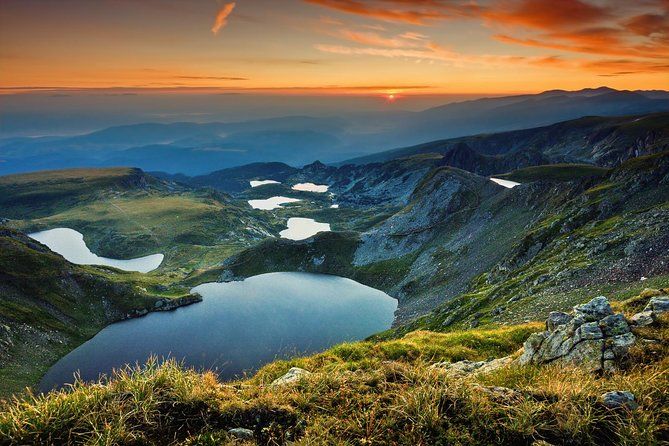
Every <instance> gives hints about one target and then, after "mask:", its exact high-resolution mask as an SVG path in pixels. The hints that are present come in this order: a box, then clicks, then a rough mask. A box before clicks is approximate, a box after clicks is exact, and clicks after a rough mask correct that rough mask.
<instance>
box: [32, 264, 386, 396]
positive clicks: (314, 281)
mask: <svg viewBox="0 0 669 446" xmlns="http://www.w3.org/2000/svg"><path fill="white" fill-rule="evenodd" d="M193 291H194V292H198V293H200V294H201V295H202V297H203V301H202V302H200V303H197V304H194V305H190V306H187V307H183V308H178V309H177V310H175V311H172V312H158V313H150V314H148V315H147V316H144V317H142V318H139V319H130V320H126V321H122V322H118V323H115V324H112V325H110V326H108V327H106V328H105V329H103V330H102V331H101V332H99V333H98V334H97V335H96V336H95V337H93V338H92V339H90V340H89V341H87V342H86V343H84V344H82V345H81V346H79V347H78V348H77V349H75V350H73V351H72V352H70V353H69V354H68V355H66V356H65V357H63V358H62V359H61V360H60V361H58V362H57V363H56V364H55V365H54V366H52V367H51V368H50V369H49V371H48V372H47V373H46V375H45V376H44V377H43V379H42V382H41V383H40V388H41V389H42V390H43V391H46V390H49V389H52V388H54V387H58V386H61V385H63V384H65V383H70V382H72V376H73V374H74V373H75V371H77V370H78V371H80V373H81V377H82V378H83V379H84V380H93V379H96V378H97V377H98V376H99V375H100V374H101V373H109V372H110V371H111V370H112V369H113V368H119V367H122V366H123V365H125V364H134V363H136V362H140V363H143V362H145V360H146V359H147V358H148V357H149V356H150V355H157V356H158V357H167V356H170V357H173V358H176V359H177V360H180V361H181V360H183V361H184V364H185V365H186V366H192V367H195V368H197V369H212V370H216V371H217V372H218V373H219V375H220V376H221V378H223V379H229V378H233V377H235V376H239V375H240V374H241V373H242V372H244V371H248V372H253V371H255V370H257V369H258V368H259V367H261V366H262V365H264V364H266V363H268V362H270V361H272V360H274V359H276V358H285V357H290V356H294V355H299V354H309V353H314V352H318V351H322V350H324V349H326V348H328V347H330V346H332V345H334V344H337V343H341V342H345V341H354V340H359V339H363V338H365V337H367V336H370V335H372V334H374V333H377V332H379V331H383V330H385V329H388V328H390V325H391V324H392V321H393V317H394V312H395V310H396V309H397V301H396V300H395V299H393V298H391V297H390V296H388V295H387V294H385V293H383V292H382V291H379V290H376V289H374V288H370V287H368V286H365V285H362V284H359V283H357V282H355V281H353V280H350V279H345V278H342V277H336V276H329V275H322V274H309V273H294V272H292V273H269V274H262V275H259V276H254V277H251V278H248V279H246V280H244V281H243V282H230V283H207V284H203V285H200V286H198V287H196V288H194V289H193Z"/></svg>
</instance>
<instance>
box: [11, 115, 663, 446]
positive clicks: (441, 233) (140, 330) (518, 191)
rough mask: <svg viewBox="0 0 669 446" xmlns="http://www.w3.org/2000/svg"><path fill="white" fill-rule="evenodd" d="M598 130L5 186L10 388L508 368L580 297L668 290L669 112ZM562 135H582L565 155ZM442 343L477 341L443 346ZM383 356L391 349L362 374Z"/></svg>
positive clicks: (62, 173) (89, 172)
mask: <svg viewBox="0 0 669 446" xmlns="http://www.w3.org/2000/svg"><path fill="white" fill-rule="evenodd" d="M646 120H647V122H651V123H652V125H648V126H644V127H643V130H640V129H639V128H638V125H633V126H631V128H630V127H629V126H627V125H621V122H622V121H624V122H631V121H633V122H635V123H640V122H644V121H646ZM582 121H583V120H576V121H571V122H567V123H560V124H556V125H555V126H551V127H547V128H538V129H530V130H527V131H522V132H520V133H521V134H520V135H519V134H517V133H518V132H511V133H509V134H506V133H502V134H493V135H482V136H479V137H468V138H464V140H463V139H457V140H453V141H444V142H435V143H429V144H426V145H423V146H419V147H416V148H411V149H404V150H402V151H399V152H397V151H390V152H388V153H387V154H381V155H378V157H379V159H380V160H379V161H375V162H372V163H369V164H357V162H358V161H357V160H354V161H355V162H353V163H345V164H342V165H326V164H324V163H321V162H320V161H315V162H313V163H311V164H308V165H305V166H303V167H301V168H298V167H291V166H289V165H287V164H283V163H267V164H263V163H256V164H251V165H248V166H239V167H235V168H232V169H224V170H221V171H214V172H212V173H209V174H207V175H205V176H195V177H189V176H186V175H172V174H167V173H163V172H152V173H147V172H144V171H142V170H140V169H138V168H105V169H69V170H59V171H44V172H35V173H27V174H17V175H9V176H4V177H0V201H1V202H2V213H3V214H2V216H1V217H2V226H1V227H2V231H3V232H2V239H1V241H2V244H3V250H2V252H3V253H2V259H3V261H2V264H0V267H1V269H0V275H1V276H2V277H3V285H2V290H1V291H2V292H3V296H6V297H5V298H4V299H3V301H2V306H0V323H1V324H2V326H1V327H2V333H1V334H2V338H0V346H1V347H2V359H1V362H0V370H1V371H0V377H2V378H3V379H2V385H0V393H2V394H3V395H10V394H16V393H17V392H20V390H21V389H22V388H24V387H25V386H32V387H33V388H39V389H41V390H42V391H47V390H50V389H52V388H54V387H55V388H60V387H61V386H63V385H66V384H68V383H71V382H72V376H73V373H74V372H75V371H77V370H79V371H80V373H81V378H82V379H83V380H86V381H88V380H96V379H97V378H98V377H99V376H100V374H101V373H102V374H103V376H104V375H106V376H114V377H115V378H114V379H116V380H120V381H118V382H122V381H123V380H127V379H130V380H131V382H132V380H135V379H154V378H153V377H152V376H153V375H151V374H152V373H158V374H160V373H182V372H180V371H177V370H181V368H179V367H177V366H176V362H178V363H180V364H181V366H180V367H186V368H192V370H193V371H191V372H187V373H205V375H203V376H211V377H210V378H196V376H200V375H188V376H189V377H188V378H186V377H185V376H184V377H183V379H214V380H218V379H220V380H232V382H244V381H243V380H244V379H246V380H251V382H253V383H257V382H258V380H263V379H264V378H262V377H263V376H266V375H267V374H269V376H272V377H273V378H272V379H276V376H277V373H276V372H275V370H277V371H278V370H282V371H284V372H285V370H286V367H287V365H289V364H290V365H291V366H292V365H295V364H299V366H300V367H306V368H307V369H308V370H311V371H314V370H319V369H320V368H321V367H324V368H325V369H323V370H328V371H329V373H341V372H342V370H344V369H347V368H350V367H352V368H353V370H366V372H365V373H368V372H369V371H370V370H381V369H383V368H384V367H386V365H383V366H380V365H379V361H380V364H386V363H387V362H388V361H399V363H398V364H404V365H402V366H401V367H410V368H412V369H411V370H412V371H411V372H406V373H418V374H422V373H425V372H424V371H423V367H424V362H425V361H427V362H428V363H434V362H436V361H447V362H449V361H450V362H457V361H458V360H461V359H467V360H469V358H471V359H472V360H474V359H476V360H482V359H486V357H485V353H483V352H484V351H486V350H485V348H483V350H482V347H480V343H481V342H483V343H485V342H489V341H490V340H491V339H497V338H496V337H499V336H501V338H500V342H501V343H502V344H503V345H504V347H502V346H498V347H495V348H499V349H501V350H500V352H501V351H503V353H504V354H506V355H511V354H512V353H513V352H514V351H516V350H517V349H518V348H519V347H520V346H521V344H522V342H523V341H525V338H526V337H527V335H528V334H529V333H531V332H534V331H537V330H538V327H539V325H538V324H537V321H540V320H542V319H545V318H546V317H547V316H548V315H549V313H550V314H552V313H551V312H560V311H569V310H570V309H571V308H572V307H574V306H575V305H577V304H580V303H583V302H584V300H587V299H585V297H586V296H595V295H602V294H604V295H605V296H607V297H608V298H609V299H610V300H611V301H612V302H613V303H614V305H632V304H625V302H636V300H635V299H637V300H638V299H640V297H639V296H644V293H648V290H660V291H657V293H660V295H661V294H662V293H663V291H662V290H663V289H665V288H666V287H667V284H668V282H669V254H668V253H669V233H667V230H666V228H667V227H669V151H668V149H669V145H668V144H669V139H667V136H668V135H667V134H666V133H665V130H666V128H667V127H669V115H667V114H664V115H651V116H649V117H642V118H639V117H632V118H610V119H603V118H602V119H598V120H597V124H596V126H595V127H594V128H593V127H592V126H591V125H590V123H589V122H586V123H585V125H584V123H583V122H582ZM556 128H559V129H560V130H559V131H560V132H564V131H565V129H567V128H573V129H575V130H573V131H574V132H575V136H573V137H571V136H567V137H566V138H563V141H567V142H566V143H564V144H562V145H561V146H559V147H558V146H557V145H556V143H555V141H554V137H553V136H552V135H553V134H554V132H556ZM613 128H615V129H614V130H606V131H604V130H602V129H613ZM658 129H659V130H658ZM570 132H571V130H570ZM584 132H585V133H584ZM587 132H594V134H596V135H597V136H590V137H586V138H584V137H583V135H584V134H587ZM602 132H604V133H607V134H609V135H615V136H607V137H606V138H605V140H602V139H601V137H600V135H601V134H602ZM571 134H572V133H568V135H571ZM612 138H613V139H612ZM474 141H478V142H477V143H476V144H474ZM579 141H580V142H579ZM629 141H633V143H630V142H629ZM507 143H508V145H507ZM629 144H633V145H634V147H635V149H634V150H631V149H630V146H629ZM428 150H435V151H428ZM479 150H483V151H482V152H479ZM603 153H605V154H606V155H605V156H603V155H602V154H603ZM384 157H387V159H383V158H384ZM26 234H27V235H26ZM31 237H32V238H31ZM39 242H41V243H39ZM47 246H49V247H51V250H50V249H49V248H48V247H47ZM57 253H59V254H61V255H62V257H61V255H59V254H57ZM68 260H69V262H68ZM17 262H18V263H19V264H20V265H21V268H22V269H17V268H16V266H15V264H16V263H17ZM124 270H126V271H124ZM235 290H236V291H235ZM644 299H645V298H644ZM619 302H623V303H622V304H620V303H619ZM186 306H187V307H186ZM181 307H186V308H181ZM635 308H636V307H635ZM630 311H631V310H630ZM260 327H261V328H260ZM324 327H327V329H324ZM661 327H663V325H661ZM440 333H446V334H445V335H444V336H448V335H452V336H455V337H456V338H457V339H458V341H457V342H464V343H465V344H466V343H468V342H474V344H475V345H476V347H474V346H473V345H474V344H472V347H471V349H469V350H468V349H467V348H465V347H464V346H463V345H460V346H459V347H456V346H455V345H453V346H452V347H448V348H446V350H443V351H442V350H440V347H428V345H432V344H433V343H435V342H436V343H437V344H438V343H439V342H442V341H441V338H439V336H441V335H440ZM477 333H481V334H480V335H479V334H477ZM662 333H663V332H662ZM471 336H474V337H475V339H476V341H471V340H467V339H470V337H471ZM657 336H664V335H663V334H659V335H657ZM365 338H367V339H366V340H364V341H361V342H358V343H356V342H355V341H359V340H363V339H365ZM140 339H141V342H139V340H140ZM502 339H503V340H502ZM342 342H344V344H340V343H342ZM347 342H348V343H347ZM449 342H450V341H449ZM454 342H455V341H454ZM528 342H529V341H528ZM336 344H339V345H336ZM333 345H335V346H334V347H332V346H333ZM328 348H330V349H329V350H328ZM367 348H373V349H380V350H379V352H377V353H374V355H377V356H374V358H370V361H371V363H369V364H366V365H362V364H360V363H359V362H358V361H360V359H355V358H360V356H359V355H360V354H361V353H360V352H359V351H358V349H367ZM432 348H436V349H437V350H435V351H433V352H432V353H425V350H426V349H428V350H429V349H432ZM451 348H452V349H456V350H457V349H458V348H465V350H462V351H461V350H457V351H458V352H459V353H456V352H455V350H451ZM395 349H397V350H395ZM323 351H325V353H318V352H323ZM310 354H315V355H316V356H306V357H304V358H302V359H295V357H296V356H297V357H299V356H301V355H310ZM415 355H418V356H417V357H418V358H422V359H419V360H418V362H417V363H415V364H414V362H413V361H415V360H416V359H415V358H416V356H415ZM165 358H172V359H171V360H168V361H167V362H163V359H165ZM316 358H322V359H316ZM146 361H148V364H149V366H148V369H146V370H145V371H140V370H139V369H138V370H137V371H130V369H123V367H125V365H126V364H134V363H144V362H146ZM152 361H153V362H152ZM314 361H315V362H314ZM322 361H325V362H322ZM342 361H344V362H343V363H342ZM351 361H353V362H351ZM151 364H153V365H151ZM316 364H318V365H316ZM342 364H343V365H342ZM644 364H646V363H644ZM646 366H647V367H656V365H653V364H652V363H650V365H646ZM341 367H343V369H341ZM368 367H371V369H370V368H368ZM388 367H390V366H388ZM393 367H395V366H393ZM398 367H399V365H398ZM413 367H417V368H416V369H413ZM119 370H125V371H124V372H119ZM208 370H213V371H214V373H215V376H216V377H215V378H214V377H213V376H214V375H207V373H211V372H208ZM257 370H260V371H259V372H258V373H259V374H258V375H255V376H254V375H253V373H255V372H256V371H257ZM119 373H120V374H119ZM124 373H126V374H128V373H130V374H131V375H123V374H124ZM300 373H301V372H300ZM143 374H144V375H143ZM140 376H146V378H140ZM179 379H182V378H179ZM240 379H241V380H242V381H239V380H240ZM243 385H246V384H243ZM252 385H255V384H252ZM77 386H78V387H77ZM82 386H83V387H82ZM75 387H76V388H77V389H78V390H76V391H75V393H72V395H74V394H76V392H85V390H84V389H85V388H86V387H85V384H83V383H80V384H76V385H75ZM65 392H69V391H67V390H65ZM58 394H59V393H57V392H50V393H48V394H46V395H47V396H45V397H44V398H47V399H48V398H50V397H49V396H48V395H58ZM45 401H46V400H45ZM0 429H2V427H1V423H0ZM560 435H563V434H560Z"/></svg>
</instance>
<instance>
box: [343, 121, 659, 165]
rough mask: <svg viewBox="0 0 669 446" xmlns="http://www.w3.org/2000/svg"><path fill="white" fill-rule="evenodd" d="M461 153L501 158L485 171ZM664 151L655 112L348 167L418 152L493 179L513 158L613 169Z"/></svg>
mask: <svg viewBox="0 0 669 446" xmlns="http://www.w3.org/2000/svg"><path fill="white" fill-rule="evenodd" d="M463 148H466V149H468V150H471V151H473V152H474V155H471V156H470V157H469V158H474V157H478V158H481V159H485V157H486V156H493V157H501V158H496V159H498V160H499V161H498V165H495V164H494V163H492V162H490V161H488V162H487V164H489V167H486V166H485V164H486V163H482V162H478V163H474V162H472V161H471V160H469V159H467V157H462V156H461V157H459V158H458V157H457V156H456V155H457V153H458V152H462V151H463ZM668 149H669V113H658V114H651V115H640V116H623V117H614V118H606V117H586V118H580V119H576V120H572V121H566V122H560V123H558V124H553V125H549V126H547V127H539V128H532V129H526V130H517V131H512V132H504V133H494V134H484V135H476V136H468V137H464V138H457V139H451V140H441V141H434V142H430V143H426V144H421V145H418V146H413V147H406V148H400V149H395V150H390V151H387V152H381V153H378V154H374V155H370V156H366V157H362V158H356V159H353V160H350V161H348V162H350V163H354V164H367V163H373V162H383V161H386V160H390V159H394V158H400V157H406V156H412V155H416V154H420V153H440V154H444V155H445V156H447V157H451V158H454V159H453V161H452V162H451V164H449V165H452V166H453V167H459V168H461V169H465V170H471V171H474V170H475V169H476V168H478V169H479V171H481V172H482V173H485V174H493V173H503V172H505V171H508V170H512V169H510V168H509V167H511V166H512V165H513V164H514V159H516V158H518V157H521V158H528V159H527V160H526V161H522V160H521V161H516V162H515V164H516V166H515V167H514V168H521V167H527V166H530V165H537V164H548V163H574V162H577V163H578V162H580V163H583V162H585V163H592V164H597V165H600V166H615V165H617V164H620V163H621V162H622V161H624V160H626V159H629V158H632V157H635V156H639V155H648V154H652V153H658V152H661V151H663V150H668ZM463 158H464V159H463ZM533 158H534V159H533ZM538 161H540V162H538ZM505 169H506V170H505Z"/></svg>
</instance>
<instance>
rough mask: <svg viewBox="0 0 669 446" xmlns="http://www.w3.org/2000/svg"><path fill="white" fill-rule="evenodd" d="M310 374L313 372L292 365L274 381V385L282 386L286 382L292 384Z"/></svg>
mask: <svg viewBox="0 0 669 446" xmlns="http://www.w3.org/2000/svg"><path fill="white" fill-rule="evenodd" d="M308 375H311V372H309V371H307V370H304V369H301V368H299V367H292V368H291V369H290V370H288V372H287V373H286V374H285V375H283V376H281V377H280V378H277V379H275V380H274V381H272V385H273V386H282V385H285V384H292V383H295V382H297V381H299V380H300V379H302V378H304V377H305V376H308Z"/></svg>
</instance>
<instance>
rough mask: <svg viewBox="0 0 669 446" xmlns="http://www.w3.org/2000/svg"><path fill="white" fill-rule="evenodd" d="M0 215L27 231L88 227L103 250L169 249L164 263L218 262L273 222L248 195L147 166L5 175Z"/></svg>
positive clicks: (124, 254) (0, 180) (91, 241)
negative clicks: (198, 185)
mask: <svg viewBox="0 0 669 446" xmlns="http://www.w3.org/2000/svg"><path fill="white" fill-rule="evenodd" d="M0 197H2V198H0V203H1V204H2V208H1V209H2V210H1V212H2V213H3V214H2V215H0V217H3V218H8V219H10V220H11V221H10V222H8V223H7V224H8V225H11V226H12V227H14V228H16V229H20V230H22V231H25V232H28V233H29V232H33V231H39V230H45V229H51V228H56V227H67V228H71V229H75V230H77V231H79V232H81V233H82V234H84V239H85V241H86V243H87V245H88V247H89V248H90V249H91V250H92V251H93V252H95V253H96V254H98V255H101V256H105V257H111V258H121V259H123V258H134V257H140V256H144V255H150V254H156V253H163V254H165V261H164V262H163V264H162V265H161V270H171V271H175V270H176V271H178V270H182V269H183V268H188V267H197V266H198V265H211V264H216V263H218V262H219V261H220V260H222V259H224V258H225V257H227V256H229V255H230V254H231V253H232V252H235V251H238V250H239V249H241V248H243V247H246V246H249V245H250V244H252V243H255V242H256V241H257V240H259V239H261V238H264V237H266V236H267V234H269V231H270V229H271V225H270V223H269V222H268V221H267V220H266V219H264V218H262V217H263V216H262V215H259V214H257V213H254V212H252V210H251V208H250V207H249V206H248V205H247V204H246V203H239V202H237V201H233V200H232V199H231V198H230V197H229V196H227V195H225V194H221V193H217V192H214V191H211V190H209V191H194V190H192V189H189V188H188V187H185V186H180V185H177V184H175V183H170V182H166V181H161V180H158V179H156V178H154V177H152V176H150V175H147V174H146V173H144V172H142V171H141V170H139V169H128V168H117V169H74V170H63V171H46V172H37V173H31V174H20V175H10V176H5V177H0Z"/></svg>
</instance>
